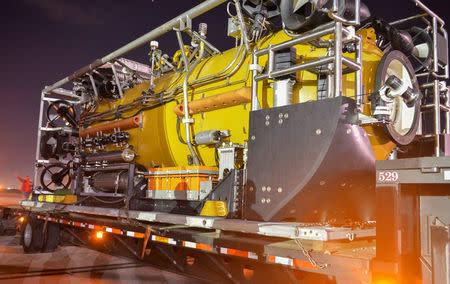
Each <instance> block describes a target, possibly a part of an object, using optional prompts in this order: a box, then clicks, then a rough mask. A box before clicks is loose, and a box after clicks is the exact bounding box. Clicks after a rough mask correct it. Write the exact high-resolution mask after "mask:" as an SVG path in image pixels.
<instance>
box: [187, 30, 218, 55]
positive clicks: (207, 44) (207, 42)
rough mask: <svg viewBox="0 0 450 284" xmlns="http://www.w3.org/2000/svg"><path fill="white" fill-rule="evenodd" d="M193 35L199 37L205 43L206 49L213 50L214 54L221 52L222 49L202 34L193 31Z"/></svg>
mask: <svg viewBox="0 0 450 284" xmlns="http://www.w3.org/2000/svg"><path fill="white" fill-rule="evenodd" d="M192 35H193V36H195V37H197V38H198V39H199V40H200V41H201V42H203V43H204V44H205V49H207V50H208V51H211V53H213V54H221V53H222V52H220V50H218V49H217V48H216V47H215V46H214V45H212V43H210V42H209V41H207V40H206V39H204V38H203V37H202V36H200V35H199V34H198V33H197V32H196V31H192Z"/></svg>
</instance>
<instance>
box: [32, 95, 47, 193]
mask: <svg viewBox="0 0 450 284" xmlns="http://www.w3.org/2000/svg"><path fill="white" fill-rule="evenodd" d="M44 97H45V93H44V92H42V93H41V102H40V105H39V121H38V132H37V141H36V156H35V165H34V177H33V189H36V185H37V179H38V177H37V176H38V169H39V165H38V162H39V157H40V155H41V151H40V150H41V147H40V144H41V137H42V132H41V131H42V130H41V127H42V116H43V114H44Z"/></svg>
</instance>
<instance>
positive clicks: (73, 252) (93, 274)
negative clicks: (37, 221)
mask: <svg viewBox="0 0 450 284" xmlns="http://www.w3.org/2000/svg"><path fill="white" fill-rule="evenodd" d="M0 283H64V284H69V283H95V284H97V283H105V284H106V283H112V284H114V283H201V282H199V281H198V280H193V279H189V278H187V277H185V276H182V275H178V274H175V273H172V272H168V271H164V270H160V269H158V268H155V267H151V266H149V265H148V264H146V263H139V262H137V261H134V260H132V259H128V258H122V257H116V256H111V255H107V254H104V253H101V252H98V251H94V250H90V249H87V248H84V247H77V246H63V247H59V248H58V249H57V250H56V251H55V252H53V253H37V254H24V253H23V250H22V246H20V237H19V235H18V234H17V235H16V236H0Z"/></svg>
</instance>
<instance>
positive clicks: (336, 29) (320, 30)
mask: <svg viewBox="0 0 450 284" xmlns="http://www.w3.org/2000/svg"><path fill="white" fill-rule="evenodd" d="M356 2H359V1H356ZM357 14H358V16H357V17H356V18H358V17H359V13H357ZM358 21H359V20H358ZM329 34H334V48H333V54H332V55H331V54H327V55H326V56H324V57H320V58H318V59H315V60H311V61H308V62H304V63H300V64H296V65H294V66H291V67H288V68H284V69H279V70H275V69H274V65H275V64H274V58H275V53H276V52H277V51H280V50H283V49H286V48H290V47H292V46H294V45H298V44H302V43H306V42H311V41H314V40H316V39H317V38H320V37H323V36H326V35H329ZM344 35H345V36H346V37H350V40H349V39H348V38H346V39H345V41H346V42H352V41H353V42H354V43H355V45H356V51H355V52H356V56H355V61H353V60H350V59H348V58H346V57H344V56H343V55H342V43H343V41H344V39H343V37H344ZM349 35H350V36H349ZM263 55H267V56H268V59H267V60H268V61H267V70H266V72H261V69H262V66H259V57H261V56H263ZM328 65H332V66H333V67H332V69H333V70H331V71H332V72H331V73H332V74H333V80H332V82H333V91H332V92H331V94H332V95H333V96H334V97H338V96H341V95H342V65H345V66H347V67H348V68H349V69H350V70H351V71H353V72H355V97H356V98H358V97H359V96H361V95H362V39H361V37H360V36H359V35H351V33H350V32H349V31H348V30H347V28H345V27H343V25H342V22H341V21H333V22H331V23H327V24H324V25H322V26H320V27H317V28H316V29H314V30H312V31H309V32H306V33H304V34H301V35H298V36H295V37H294V38H293V39H291V40H288V41H285V42H282V43H279V44H276V45H269V46H268V47H266V48H263V49H260V50H255V51H253V57H252V65H251V70H252V111H253V110H258V109H260V105H259V102H258V82H259V81H262V80H266V79H273V78H276V77H279V76H284V75H288V74H293V73H296V72H298V71H302V70H310V69H313V68H316V67H320V66H328ZM257 67H260V68H259V69H260V70H258V68H257ZM260 72H261V74H259V73H260ZM329 81H330V83H331V80H329ZM329 85H330V84H329ZM328 91H330V90H328Z"/></svg>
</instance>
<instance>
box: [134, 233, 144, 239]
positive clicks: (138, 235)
mask: <svg viewBox="0 0 450 284" xmlns="http://www.w3.org/2000/svg"><path fill="white" fill-rule="evenodd" d="M134 237H135V238H139V239H143V238H144V237H145V234H143V233H136V232H134Z"/></svg>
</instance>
